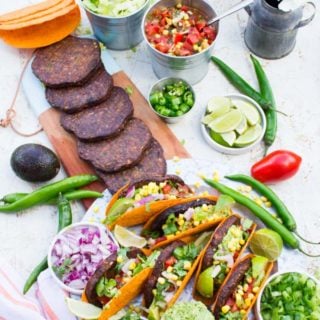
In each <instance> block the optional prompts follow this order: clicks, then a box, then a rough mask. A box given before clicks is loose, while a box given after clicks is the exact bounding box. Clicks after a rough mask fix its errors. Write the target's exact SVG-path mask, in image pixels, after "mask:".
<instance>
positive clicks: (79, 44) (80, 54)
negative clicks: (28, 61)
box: [31, 36, 101, 88]
mask: <svg viewBox="0 0 320 320" xmlns="http://www.w3.org/2000/svg"><path fill="white" fill-rule="evenodd" d="M100 66H101V59H100V46H99V42H98V41H96V40H93V39H86V38H77V37H72V36H68V37H66V38H65V39H63V40H61V41H59V42H57V43H54V44H52V45H50V46H47V47H44V48H40V49H38V50H37V51H36V53H35V58H34V60H33V62H32V65H31V67H32V71H33V73H34V74H35V75H36V76H37V77H38V78H39V79H40V80H41V81H42V82H43V83H44V84H45V85H46V86H47V87H52V88H64V87H69V86H80V85H83V84H84V83H86V82H87V81H88V80H89V79H90V78H91V77H92V76H93V75H94V73H95V72H96V71H97V70H98V68H99V67H100Z"/></svg>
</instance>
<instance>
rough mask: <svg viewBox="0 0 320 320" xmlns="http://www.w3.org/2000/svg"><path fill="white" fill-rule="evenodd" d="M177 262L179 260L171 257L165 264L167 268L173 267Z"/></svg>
mask: <svg viewBox="0 0 320 320" xmlns="http://www.w3.org/2000/svg"><path fill="white" fill-rule="evenodd" d="M176 262H177V259H176V258H175V257H174V256H171V257H170V258H169V259H167V260H166V262H165V263H164V264H165V266H166V268H168V267H171V266H173V265H174V264H175V263H176Z"/></svg>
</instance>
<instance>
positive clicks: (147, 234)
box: [142, 230, 161, 239]
mask: <svg viewBox="0 0 320 320" xmlns="http://www.w3.org/2000/svg"><path fill="white" fill-rule="evenodd" d="M142 236H144V237H147V238H151V239H157V238H159V237H160V236H161V234H160V232H159V231H150V230H143V231H142Z"/></svg>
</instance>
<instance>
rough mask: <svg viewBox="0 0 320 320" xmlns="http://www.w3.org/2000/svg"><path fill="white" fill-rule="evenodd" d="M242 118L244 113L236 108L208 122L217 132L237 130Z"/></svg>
mask: <svg viewBox="0 0 320 320" xmlns="http://www.w3.org/2000/svg"><path fill="white" fill-rule="evenodd" d="M242 119H243V115H242V113H241V112H240V111H239V110H236V109H235V110H231V111H229V112H228V113H226V114H224V115H222V116H220V117H218V118H216V119H214V120H213V121H211V122H210V123H209V124H208V127H209V128H210V129H212V130H213V131H215V132H217V133H225V132H229V131H232V130H235V129H236V128H237V127H238V125H239V124H240V123H241V121H242Z"/></svg>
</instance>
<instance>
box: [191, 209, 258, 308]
mask: <svg viewBox="0 0 320 320" xmlns="http://www.w3.org/2000/svg"><path fill="white" fill-rule="evenodd" d="M234 215H235V216H237V217H238V218H241V217H240V216H239V215H237V214H234ZM226 219H227V218H225V219H223V221H221V222H220V224H219V226H220V225H222V224H223V223H224V222H225V220H226ZM219 226H218V227H219ZM218 227H217V228H218ZM256 227H257V225H256V224H255V223H254V224H253V226H252V231H251V233H250V235H249V237H248V239H247V241H246V243H245V244H244V246H243V247H242V249H241V251H240V252H239V255H238V257H237V259H236V260H235V263H236V262H237V261H238V260H239V259H240V257H241V255H242V254H243V252H244V251H245V250H246V248H247V246H248V244H249V242H250V240H251V237H252V236H253V233H254V231H255V229H256ZM214 234H215V232H213V234H212V236H211V238H210V240H209V241H208V243H207V245H206V247H205V250H204V252H203V254H202V256H201V259H200V262H199V265H198V269H197V272H196V275H195V278H194V285H193V291H192V296H193V298H194V299H195V300H197V301H201V302H203V303H204V304H205V305H206V306H210V305H211V304H212V301H213V298H205V297H203V296H201V295H200V294H199V293H198V292H197V290H196V286H197V282H198V278H199V275H200V273H201V267H202V261H203V258H204V254H205V252H206V251H207V250H208V247H209V245H210V243H211V241H212V239H213V237H214Z"/></svg>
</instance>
